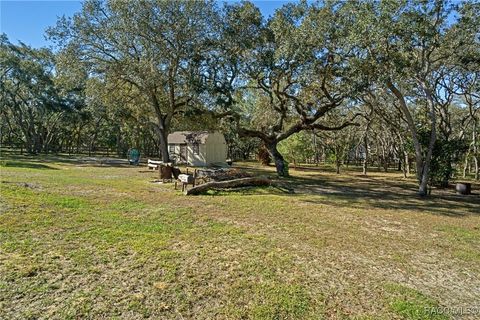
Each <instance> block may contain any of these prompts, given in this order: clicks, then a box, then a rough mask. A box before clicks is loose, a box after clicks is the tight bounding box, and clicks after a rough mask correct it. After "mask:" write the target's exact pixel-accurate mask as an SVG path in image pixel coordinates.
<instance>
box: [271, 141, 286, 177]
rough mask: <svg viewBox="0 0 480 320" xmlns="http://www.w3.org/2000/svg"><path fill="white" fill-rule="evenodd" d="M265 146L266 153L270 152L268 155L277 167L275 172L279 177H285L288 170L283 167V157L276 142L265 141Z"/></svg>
mask: <svg viewBox="0 0 480 320" xmlns="http://www.w3.org/2000/svg"><path fill="white" fill-rule="evenodd" d="M265 146H266V147H267V150H268V153H270V156H271V157H272V159H273V162H274V163H275V168H276V169H277V174H278V176H279V177H286V176H288V172H287V170H286V168H285V160H284V159H283V156H282V154H281V153H280V152H278V149H277V142H276V141H275V142H269V143H265Z"/></svg>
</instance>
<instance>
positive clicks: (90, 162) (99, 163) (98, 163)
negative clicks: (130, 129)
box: [1, 153, 143, 169]
mask: <svg viewBox="0 0 480 320" xmlns="http://www.w3.org/2000/svg"><path fill="white" fill-rule="evenodd" d="M1 159H2V160H3V161H4V162H5V161H6V162H7V165H5V166H10V167H13V165H8V163H11V162H14V163H19V165H15V166H17V167H24V168H35V167H33V166H36V165H37V164H39V165H44V163H53V164H54V163H58V164H70V165H77V166H86V167H88V166H90V167H117V168H122V167H125V168H128V167H134V166H131V165H130V164H129V163H128V160H127V159H120V158H114V157H88V156H83V155H75V156H74V155H72V156H69V155H63V154H61V155H44V154H39V155H11V154H5V153H3V154H2V158H1ZM23 163H29V164H30V165H32V167H29V166H28V165H24V166H22V164H23ZM142 165H143V164H142V163H141V164H140V166H142ZM37 169H41V168H40V167H37ZM45 169H46V168H45Z"/></svg>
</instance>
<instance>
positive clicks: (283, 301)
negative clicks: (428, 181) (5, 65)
mask: <svg viewBox="0 0 480 320" xmlns="http://www.w3.org/2000/svg"><path fill="white" fill-rule="evenodd" d="M242 165H244V166H245V170H250V171H252V172H258V173H262V174H267V175H268V174H272V169H271V168H267V169H265V168H260V167H257V166H256V165H252V164H248V163H245V164H242ZM0 170H1V183H0V188H1V189H0V192H1V198H0V319H3V318H5V319H38V318H45V319H46V318H48V319H78V318H110V319H140V318H152V319H172V318H185V319H448V315H439V314H432V313H428V312H426V311H425V310H429V308H433V307H438V306H446V307H458V306H472V305H474V304H475V303H476V302H477V301H478V297H477V296H476V294H477V290H478V287H479V286H480V280H479V279H480V274H479V273H480V272H479V270H480V258H479V256H478V252H480V234H479V229H478V226H479V225H480V217H479V215H478V205H479V199H478V198H479V197H478V196H472V197H468V198H461V197H456V196H455V195H454V194H453V193H452V194H450V193H449V191H448V190H446V191H441V192H440V191H439V192H438V193H437V194H438V195H437V196H433V197H431V198H429V199H419V198H417V197H415V196H414V190H415V186H414V182H413V181H412V180H410V179H406V180H405V179H402V178H401V177H400V175H399V174H398V173H387V174H385V173H372V174H371V175H370V176H369V177H363V176H360V175H358V173H357V172H356V171H351V172H348V173H347V174H342V175H335V174H334V173H332V172H330V171H328V170H323V168H320V170H319V168H313V167H312V168H309V169H308V170H302V171H295V170H291V174H292V178H289V179H284V180H282V181H281V183H282V184H283V185H284V187H285V188H275V187H263V188H252V189H239V190H232V191H212V192H208V193H207V194H205V195H201V196H195V197H186V196H184V195H183V194H182V193H181V192H180V191H175V190H173V186H172V185H171V184H164V185H161V184H153V183H151V181H153V180H154V179H155V178H156V174H154V173H152V172H148V171H145V170H144V168H137V167H129V166H125V167H122V166H119V167H109V166H105V165H95V164H85V163H83V162H82V161H79V160H78V159H75V158H72V159H69V158H66V157H57V158H49V157H41V158H25V157H24V158H22V157H21V156H17V157H16V158H8V159H3V160H1V162H0ZM291 189H293V191H294V192H291V191H292V190H291ZM467 318H468V317H467ZM474 318H475V317H472V319H474Z"/></svg>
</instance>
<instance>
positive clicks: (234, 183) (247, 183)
mask: <svg viewBox="0 0 480 320" xmlns="http://www.w3.org/2000/svg"><path fill="white" fill-rule="evenodd" d="M271 183H272V181H271V180H270V179H268V178H265V177H253V178H240V179H233V180H227V181H211V182H207V183H204V184H201V185H198V186H195V187H193V188H191V189H190V190H187V191H185V194H186V195H187V196H190V195H197V194H200V193H203V192H206V191H208V190H218V189H228V188H238V187H256V186H269V185H271Z"/></svg>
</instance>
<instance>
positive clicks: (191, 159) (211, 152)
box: [168, 132, 227, 167]
mask: <svg viewBox="0 0 480 320" xmlns="http://www.w3.org/2000/svg"><path fill="white" fill-rule="evenodd" d="M168 150H169V151H170V146H169V149H168ZM174 152H175V154H176V155H180V145H179V144H176V145H175V150H174ZM226 160H227V142H226V141H225V137H224V136H223V134H222V133H220V132H214V133H210V134H209V135H208V137H207V139H206V141H205V144H199V153H198V154H193V145H191V144H189V145H187V161H188V163H189V164H190V165H192V166H197V167H205V166H208V165H211V164H212V163H218V162H220V163H225V162H226Z"/></svg>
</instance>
